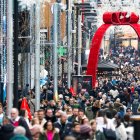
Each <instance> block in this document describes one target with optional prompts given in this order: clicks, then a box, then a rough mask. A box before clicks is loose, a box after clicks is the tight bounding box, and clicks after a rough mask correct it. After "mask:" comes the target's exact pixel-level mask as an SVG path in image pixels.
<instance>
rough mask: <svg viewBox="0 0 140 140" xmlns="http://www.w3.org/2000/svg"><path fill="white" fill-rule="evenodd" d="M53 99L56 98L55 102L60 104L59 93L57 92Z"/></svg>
mask: <svg viewBox="0 0 140 140" xmlns="http://www.w3.org/2000/svg"><path fill="white" fill-rule="evenodd" d="M53 98H54V100H55V102H58V100H59V97H58V92H57V91H55V93H54V97H53Z"/></svg>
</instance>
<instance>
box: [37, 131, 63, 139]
mask: <svg viewBox="0 0 140 140" xmlns="http://www.w3.org/2000/svg"><path fill="white" fill-rule="evenodd" d="M45 133H46V132H44V133H41V134H40V136H39V140H48V138H47V136H46V134H45ZM53 140H60V137H59V134H58V133H57V132H56V131H54V132H53Z"/></svg>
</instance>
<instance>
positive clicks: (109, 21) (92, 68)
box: [86, 12, 140, 87]
mask: <svg viewBox="0 0 140 140" xmlns="http://www.w3.org/2000/svg"><path fill="white" fill-rule="evenodd" d="M103 21H104V23H105V24H103V25H101V26H100V27H99V28H98V30H97V31H96V32H95V34H94V36H93V38H92V41H91V48H90V54H89V59H88V65H87V73H86V74H87V75H92V79H93V80H92V86H93V87H95V84H96V70H97V65H98V55H99V50H100V45H101V42H102V38H103V36H104V33H105V32H106V30H107V29H108V28H109V27H110V26H112V25H129V26H131V27H132V28H133V29H134V30H135V31H136V33H137V35H138V38H139V39H140V24H138V21H139V16H137V15H136V14H135V13H133V12H132V13H131V14H130V16H128V13H127V12H106V13H104V15H103Z"/></svg>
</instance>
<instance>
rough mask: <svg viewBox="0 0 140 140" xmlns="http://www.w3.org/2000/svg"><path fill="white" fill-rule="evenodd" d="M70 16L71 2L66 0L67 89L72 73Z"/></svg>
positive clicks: (69, 85)
mask: <svg viewBox="0 0 140 140" xmlns="http://www.w3.org/2000/svg"><path fill="white" fill-rule="evenodd" d="M71 14H72V3H71V0H68V88H69V89H70V87H71V71H72V62H71V53H72V48H71V40H72V22H71Z"/></svg>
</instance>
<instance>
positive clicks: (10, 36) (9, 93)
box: [7, 0, 14, 115]
mask: <svg viewBox="0 0 140 140" xmlns="http://www.w3.org/2000/svg"><path fill="white" fill-rule="evenodd" d="M13 74H14V73H13V0H8V1H7V114H8V115H10V111H11V108H12V106H13V105H12V104H13V103H12V102H13V98H12V97H13V83H14V82H13Z"/></svg>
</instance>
